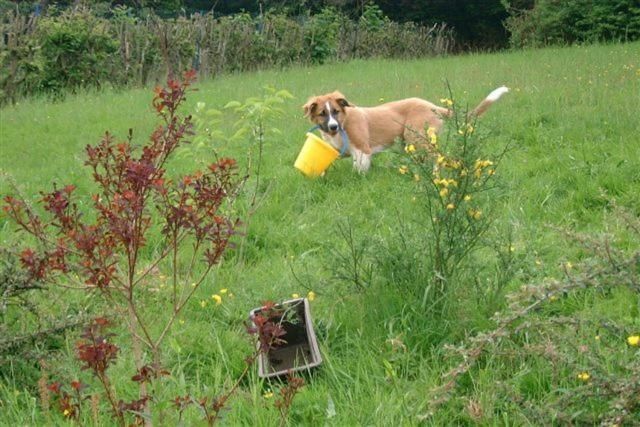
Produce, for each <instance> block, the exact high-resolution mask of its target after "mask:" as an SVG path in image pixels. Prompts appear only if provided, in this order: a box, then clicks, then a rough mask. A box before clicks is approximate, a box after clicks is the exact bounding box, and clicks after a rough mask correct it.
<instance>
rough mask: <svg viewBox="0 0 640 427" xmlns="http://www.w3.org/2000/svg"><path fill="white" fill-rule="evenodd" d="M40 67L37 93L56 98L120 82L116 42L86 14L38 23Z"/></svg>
mask: <svg viewBox="0 0 640 427" xmlns="http://www.w3.org/2000/svg"><path fill="white" fill-rule="evenodd" d="M38 32H39V36H38V38H39V43H38V44H39V48H40V55H41V58H42V59H41V61H42V64H43V70H42V77H41V81H40V83H39V84H40V89H41V90H42V91H44V92H46V93H54V94H57V95H58V96H59V95H60V94H61V93H62V92H63V91H65V90H71V91H75V90H76V89H79V88H86V87H100V86H101V85H103V84H105V83H106V82H109V81H112V82H117V81H118V80H119V77H118V74H119V72H118V71H119V68H118V63H117V61H116V60H115V59H116V53H117V52H118V49H119V46H118V42H117V40H114V39H113V36H112V35H111V34H109V33H108V32H107V26H105V25H104V22H101V20H100V19H98V18H97V17H95V16H94V15H93V14H92V13H91V12H89V11H87V10H79V11H73V12H64V13H62V14H61V15H59V16H58V17H56V18H53V19H52V18H48V19H47V18H45V19H43V20H41V21H40V22H39V25H38Z"/></svg>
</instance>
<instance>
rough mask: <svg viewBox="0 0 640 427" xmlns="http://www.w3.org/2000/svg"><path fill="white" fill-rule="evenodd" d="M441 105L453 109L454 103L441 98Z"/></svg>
mask: <svg viewBox="0 0 640 427" xmlns="http://www.w3.org/2000/svg"><path fill="white" fill-rule="evenodd" d="M440 103H442V104H444V105H446V106H447V107H451V106H452V105H453V101H452V100H450V99H449V98H440Z"/></svg>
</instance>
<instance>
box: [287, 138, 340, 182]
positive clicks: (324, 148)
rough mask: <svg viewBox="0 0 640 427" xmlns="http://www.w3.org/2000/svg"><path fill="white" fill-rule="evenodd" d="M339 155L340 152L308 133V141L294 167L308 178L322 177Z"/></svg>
mask: <svg viewBox="0 0 640 427" xmlns="http://www.w3.org/2000/svg"><path fill="white" fill-rule="evenodd" d="M339 155H340V153H339V152H338V150H336V149H335V148H333V147H332V146H331V145H329V144H328V143H326V142H325V141H323V140H322V139H320V138H318V137H317V136H316V135H314V134H312V133H311V132H307V140H306V141H305V142H304V145H303V146H302V150H300V154H298V158H297V159H296V162H295V163H294V165H293V166H294V167H295V168H296V169H298V170H300V171H301V172H302V173H303V174H305V175H306V176H309V177H313V176H320V175H322V174H323V173H324V171H326V170H327V168H328V167H329V165H330V164H331V163H333V161H334V160H335V159H337V158H338V156H339Z"/></svg>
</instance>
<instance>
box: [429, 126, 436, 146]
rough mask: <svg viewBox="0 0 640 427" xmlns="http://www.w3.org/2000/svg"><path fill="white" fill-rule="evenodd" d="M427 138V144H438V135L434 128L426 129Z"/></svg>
mask: <svg viewBox="0 0 640 427" xmlns="http://www.w3.org/2000/svg"><path fill="white" fill-rule="evenodd" d="M427 136H428V137H429V142H431V145H436V144H437V143H438V134H437V133H436V128H434V127H429V129H427Z"/></svg>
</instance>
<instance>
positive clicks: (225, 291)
mask: <svg viewBox="0 0 640 427" xmlns="http://www.w3.org/2000/svg"><path fill="white" fill-rule="evenodd" d="M227 292H229V290H228V289H227V288H224V289H220V293H221V294H222V295H224V294H226V293H227Z"/></svg>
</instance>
